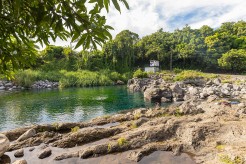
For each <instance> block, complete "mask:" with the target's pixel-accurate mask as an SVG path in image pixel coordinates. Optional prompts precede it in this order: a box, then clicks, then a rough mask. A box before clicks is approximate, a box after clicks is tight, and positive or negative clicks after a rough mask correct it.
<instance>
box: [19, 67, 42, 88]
mask: <svg viewBox="0 0 246 164" xmlns="http://www.w3.org/2000/svg"><path fill="white" fill-rule="evenodd" d="M38 74H39V72H37V71H33V70H24V71H22V70H21V71H18V72H17V73H16V74H15V75H14V76H15V83H16V84H18V85H20V86H23V87H30V86H31V85H32V84H33V83H34V82H35V81H36V80H37V77H38Z"/></svg>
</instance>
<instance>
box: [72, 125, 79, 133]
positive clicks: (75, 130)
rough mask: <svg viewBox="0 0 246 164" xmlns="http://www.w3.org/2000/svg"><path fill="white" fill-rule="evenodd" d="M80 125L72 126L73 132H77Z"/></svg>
mask: <svg viewBox="0 0 246 164" xmlns="http://www.w3.org/2000/svg"><path fill="white" fill-rule="evenodd" d="M79 129H80V128H79V127H78V126H75V127H73V128H71V132H72V133H76V132H78V131H79Z"/></svg>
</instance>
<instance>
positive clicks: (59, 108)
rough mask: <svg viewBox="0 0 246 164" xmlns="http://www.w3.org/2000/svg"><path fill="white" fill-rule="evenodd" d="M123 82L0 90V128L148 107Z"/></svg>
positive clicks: (61, 120) (75, 119) (76, 119)
mask: <svg viewBox="0 0 246 164" xmlns="http://www.w3.org/2000/svg"><path fill="white" fill-rule="evenodd" d="M149 106H151V103H149V102H145V101H144V98H143V95H142V93H132V92H129V91H128V90H127V88H126V86H112V87H94V88H70V89H63V90H58V89H57V90H39V91H38V90H36V91H33V90H32V91H16V92H0V131H5V130H10V129H14V128H17V127H22V126H26V125H32V124H43V123H54V122H78V121H86V120H89V119H92V118H95V117H97V116H102V115H107V114H113V113H116V112H119V111H121V110H126V109H132V108H139V107H149Z"/></svg>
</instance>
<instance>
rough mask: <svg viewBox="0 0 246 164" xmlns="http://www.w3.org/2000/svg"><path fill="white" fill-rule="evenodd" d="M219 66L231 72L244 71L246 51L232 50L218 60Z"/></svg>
mask: <svg viewBox="0 0 246 164" xmlns="http://www.w3.org/2000/svg"><path fill="white" fill-rule="evenodd" d="M218 63H219V66H220V67H222V68H225V69H228V70H231V71H233V72H235V71H245V70H246V50H245V49H240V50H235V49H232V50H230V51H228V52H227V53H225V54H223V55H222V57H221V58H220V59H219V60H218Z"/></svg>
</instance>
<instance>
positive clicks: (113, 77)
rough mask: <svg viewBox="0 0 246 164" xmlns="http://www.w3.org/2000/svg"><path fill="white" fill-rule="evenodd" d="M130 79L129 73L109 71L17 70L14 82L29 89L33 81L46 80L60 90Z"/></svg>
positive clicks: (109, 83) (104, 84)
mask: <svg viewBox="0 0 246 164" xmlns="http://www.w3.org/2000/svg"><path fill="white" fill-rule="evenodd" d="M128 78H131V74H130V73H125V74H123V75H121V74H119V73H117V72H114V71H109V70H101V71H88V70H79V71H66V70H61V71H58V70H57V71H39V70H37V71H36V70H30V69H29V70H19V71H17V72H16V73H15V75H14V82H15V83H16V84H18V85H20V86H23V87H26V88H29V87H31V86H32V84H33V83H34V82H35V81H38V80H48V81H53V82H59V86H60V87H61V88H66V87H88V86H107V85H113V84H114V82H116V81H117V80H122V81H124V82H126V81H127V80H128Z"/></svg>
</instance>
